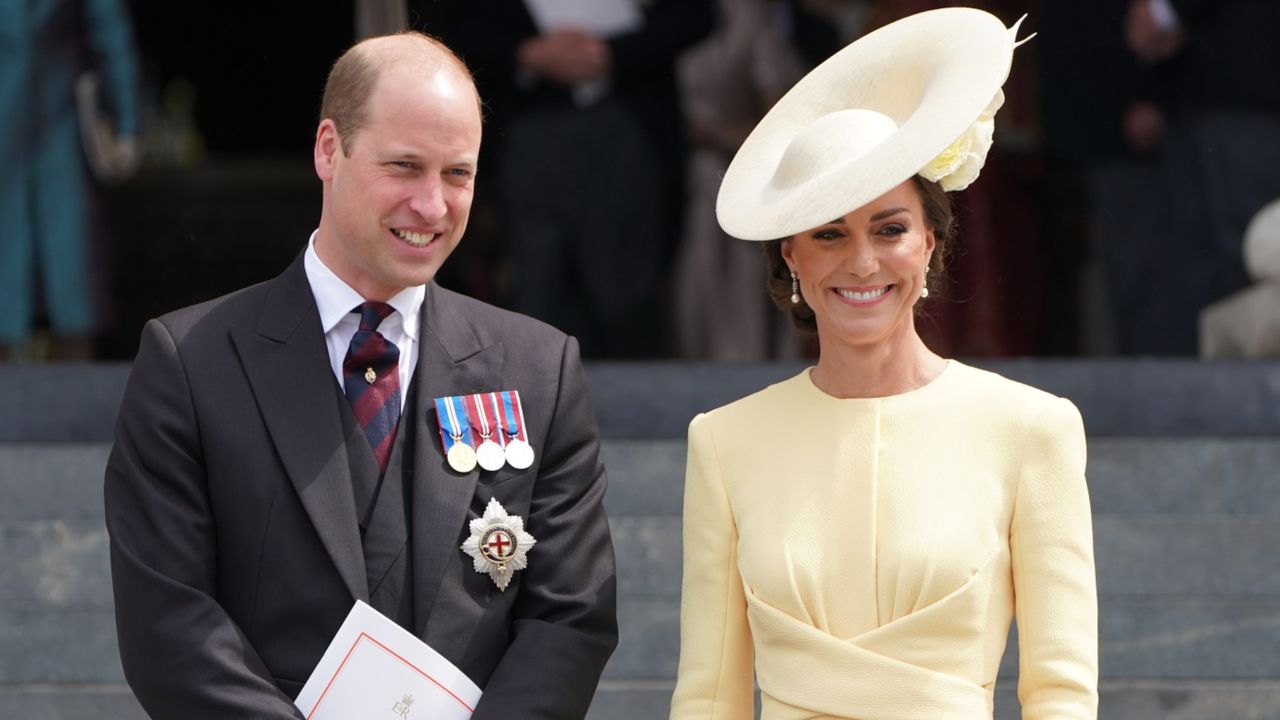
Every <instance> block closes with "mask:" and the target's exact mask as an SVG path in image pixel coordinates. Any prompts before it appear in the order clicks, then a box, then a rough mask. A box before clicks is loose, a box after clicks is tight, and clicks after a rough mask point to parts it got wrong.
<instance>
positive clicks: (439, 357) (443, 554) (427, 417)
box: [410, 283, 504, 637]
mask: <svg viewBox="0 0 1280 720" xmlns="http://www.w3.org/2000/svg"><path fill="white" fill-rule="evenodd" d="M461 305H462V303H460V302H458V299H457V297H456V296H454V295H453V294H452V293H449V292H448V291H444V290H441V289H439V288H437V287H436V286H435V285H434V283H428V284H427V294H426V298H425V300H424V301H423V303H422V332H421V333H420V335H419V336H420V338H421V341H422V345H421V347H420V351H419V354H418V367H417V370H416V372H415V374H414V382H415V383H417V385H418V393H417V396H418V407H417V409H416V410H415V412H418V413H420V414H419V416H418V418H417V419H418V422H417V423H416V425H417V428H418V431H417V434H416V437H415V438H414V442H415V452H414V454H413V457H414V473H413V477H414V486H413V509H412V515H411V518H412V522H413V531H412V532H411V533H410V535H411V537H412V542H413V558H414V571H413V576H414V605H415V607H414V616H415V624H416V626H417V627H416V629H417V634H418V636H419V637H423V636H424V634H425V631H426V624H427V618H428V617H429V616H430V614H431V608H432V606H433V605H434V604H435V600H436V597H437V595H438V593H439V591H440V584H441V578H442V577H443V574H444V571H445V568H446V567H448V565H449V563H450V562H451V561H457V558H456V557H455V556H458V555H460V554H461V552H462V551H461V550H460V549H459V548H458V546H459V545H460V544H461V543H462V539H461V538H460V537H459V534H460V533H461V532H462V531H463V529H464V528H465V527H466V525H467V521H468V519H467V510H468V509H469V508H470V507H471V500H472V497H473V496H474V495H475V490H476V479H477V477H478V476H479V472H480V471H479V470H478V469H477V470H473V471H471V472H469V473H466V474H460V473H458V472H455V471H454V470H453V469H451V468H450V467H449V464H448V462H447V461H446V460H445V457H444V450H443V448H442V447H441V443H440V425H439V420H438V419H437V418H436V413H435V405H434V400H435V398H437V397H444V396H447V395H467V394H471V393H477V392H484V391H489V390H494V389H497V386H498V385H499V384H501V382H502V365H503V354H504V353H503V347H502V344H501V343H494V344H492V345H489V346H488V347H483V346H482V343H481V341H480V338H479V337H477V335H476V333H475V329H474V328H473V327H472V325H471V322H470V318H468V317H466V313H465V310H464V308H463V307H461Z"/></svg>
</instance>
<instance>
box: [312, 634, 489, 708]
mask: <svg viewBox="0 0 1280 720" xmlns="http://www.w3.org/2000/svg"><path fill="white" fill-rule="evenodd" d="M361 640H368V641H369V642H371V643H373V644H374V645H377V646H378V647H380V648H382V649H383V650H386V651H387V653H388V654H389V655H391V656H392V657H394V658H395V659H397V660H399V661H400V662H402V663H404V664H405V665H408V666H409V667H411V668H413V670H414V672H416V673H418V674H419V675H421V676H422V677H424V678H426V679H428V680H430V681H431V682H432V684H434V685H435V686H436V687H438V688H440V691H441V692H443V693H444V694H445V695H448V696H449V697H451V698H453V699H454V700H455V701H457V703H458V704H459V705H461V706H462V707H464V708H466V709H467V712H475V711H476V709H475V708H473V707H471V706H470V705H468V704H466V703H465V702H463V701H462V698H460V697H458V696H457V695H454V694H453V693H451V692H449V688H447V687H445V686H444V685H441V684H440V681H439V680H436V679H435V678H433V677H431V676H430V675H428V674H427V673H425V672H423V671H422V668H420V667H418V666H417V665H414V664H413V663H411V662H409V661H408V660H405V659H404V658H402V657H400V655H398V654H397V653H396V652H395V651H394V650H392V649H391V648H389V647H387V646H386V645H383V644H382V643H380V642H378V641H377V640H375V639H374V638H373V636H372V635H370V634H368V633H363V632H362V633H360V635H359V636H358V637H357V638H356V641H355V642H353V643H351V649H350V650H348V651H347V654H346V657H344V658H342V662H341V663H340V664H339V665H338V669H337V670H334V671H333V677H331V678H329V683H328V684H327V685H325V686H324V692H322V693H320V698H319V699H318V700H316V704H315V707H313V708H311V712H309V713H307V720H311V716H312V715H314V714H315V713H316V710H319V709H320V703H322V702H324V696H325V695H328V694H329V688H331V687H333V683H334V682H335V681H337V679H338V675H340V674H341V673H342V668H344V667H346V665H347V660H350V659H351V653H354V652H355V651H356V647H357V646H359V645H360V641H361Z"/></svg>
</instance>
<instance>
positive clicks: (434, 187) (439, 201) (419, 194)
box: [409, 175, 446, 222]
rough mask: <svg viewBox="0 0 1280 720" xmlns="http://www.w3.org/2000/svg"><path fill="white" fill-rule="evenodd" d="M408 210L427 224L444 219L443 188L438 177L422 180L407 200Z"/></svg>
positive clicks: (429, 176) (431, 176)
mask: <svg viewBox="0 0 1280 720" xmlns="http://www.w3.org/2000/svg"><path fill="white" fill-rule="evenodd" d="M409 209H410V210H413V211H414V212H415V213H417V214H418V215H419V216H420V217H422V219H423V220H426V221H428V222H436V221H438V220H440V219H441V218H443V217H444V215H445V211H446V205H445V201H444V187H443V184H442V183H441V180H440V178H439V177H436V176H434V175H428V176H427V177H425V178H424V179H423V181H422V182H421V183H420V184H419V185H418V187H417V189H416V190H415V191H414V193H413V197H412V198H410V200H409Z"/></svg>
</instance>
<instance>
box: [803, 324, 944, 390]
mask: <svg viewBox="0 0 1280 720" xmlns="http://www.w3.org/2000/svg"><path fill="white" fill-rule="evenodd" d="M819 341H821V337H820V338H819ZM821 345H822V347H821V349H820V350H819V352H818V365H817V367H815V368H814V369H813V373H812V374H811V375H810V378H811V379H812V380H813V384H814V385H815V386H817V388H818V389H819V390H821V391H822V392H824V393H826V394H828V395H830V396H832V397H837V398H873V397H887V396H889V395H900V394H902V393H905V392H910V391H912V390H916V389H918V388H921V387H924V386H925V385H928V384H929V383H930V382H932V381H933V379H934V378H936V377H938V376H939V375H941V374H942V371H943V370H945V369H946V367H947V361H946V360H944V359H943V358H941V357H939V356H938V355H937V354H935V353H934V352H933V351H932V350H930V349H929V348H928V347H926V346H925V344H924V341H923V340H921V339H920V336H919V335H917V334H915V333H914V332H912V333H910V335H909V336H908V337H906V338H903V340H902V341H901V342H899V343H876V344H873V345H867V346H850V345H845V344H842V343H839V342H835V343H822V344H821Z"/></svg>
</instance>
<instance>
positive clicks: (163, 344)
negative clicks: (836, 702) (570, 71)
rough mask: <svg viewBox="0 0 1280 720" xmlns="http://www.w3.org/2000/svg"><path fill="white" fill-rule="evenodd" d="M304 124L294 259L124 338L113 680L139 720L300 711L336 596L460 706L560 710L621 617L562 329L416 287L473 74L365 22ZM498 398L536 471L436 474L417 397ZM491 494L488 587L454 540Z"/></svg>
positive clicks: (583, 412) (578, 379) (460, 162)
mask: <svg viewBox="0 0 1280 720" xmlns="http://www.w3.org/2000/svg"><path fill="white" fill-rule="evenodd" d="M321 118H322V119H321V122H320V125H319V128H318V130H317V133H316V143H315V167H316V172H317V174H318V175H319V177H320V179H321V180H322V182H323V188H324V189H323V209H322V212H321V217H320V223H319V227H318V229H317V230H316V232H315V234H314V235H313V236H312V238H311V241H310V242H309V244H308V247H307V249H306V251H305V252H304V253H303V254H302V256H300V257H299V258H298V259H297V260H296V261H295V262H294V263H293V264H292V265H291V266H290V267H289V268H288V269H287V270H285V271H284V273H283V274H282V275H280V276H279V277H278V278H276V279H274V280H272V281H269V282H266V283H263V284H261V285H256V286H253V287H250V288H246V289H244V290H241V291H239V292H236V293H233V294H231V295H228V296H226V297H222V298H219V299H216V300H213V301H210V302H207V303H204V304H202V305H197V306H195V307H190V308H186V309H183V310H179V311H177V312H174V313H172V314H169V315H166V316H164V317H162V318H160V319H158V320H153V321H151V322H150V323H148V324H147V326H146V329H145V330H144V332H143V336H142V343H141V348H140V349H139V351H138V356H137V359H136V361H135V363H134V366H133V372H132V374H131V376H130V379H129V385H128V389H127V391H126V393H125V398H124V402H123V405H122V407H121V410H120V418H119V423H118V426H117V435H116V443H115V447H114V448H113V451H112V454H111V458H110V461H109V462H108V466H107V474H106V515H107V527H108V530H109V531H110V535H111V563H112V580H113V583H114V586H115V600H116V616H117V626H118V630H119V640H120V655H121V659H122V661H123V665H124V670H125V676H126V678H127V679H128V681H129V684H130V685H131V686H132V688H133V690H134V692H135V693H136V694H137V696H138V698H139V700H140V701H141V702H142V704H143V706H144V707H145V708H146V710H147V711H148V712H149V713H150V714H151V715H152V716H154V717H162V718H168V717H182V718H232V717H254V718H295V717H299V713H298V711H297V710H296V709H295V708H294V706H293V704H292V702H291V700H292V698H293V697H295V696H296V695H297V693H298V691H299V690H300V689H301V687H302V684H303V682H305V680H306V679H307V677H308V675H309V674H310V673H311V671H312V669H313V667H314V666H315V664H316V662H317V661H318V660H319V659H320V656H321V655H322V654H323V652H324V650H325V648H326V647H327V645H328V643H329V641H330V639H331V638H332V636H333V634H334V632H335V631H336V630H337V629H338V627H339V625H341V623H342V621H343V619H344V618H345V617H346V615H347V613H348V611H349V610H350V609H351V607H352V605H353V603H354V601H355V600H357V599H359V600H364V601H366V602H369V603H370V604H371V605H373V606H374V607H375V608H377V609H378V610H380V611H381V612H383V613H384V614H385V615H387V616H389V617H391V618H392V619H394V620H395V621H397V622H398V623H400V624H401V625H402V626H403V627H405V628H406V629H408V630H409V631H411V632H412V633H414V634H415V635H417V636H418V637H420V638H422V639H423V640H424V641H426V642H427V643H428V644H429V645H430V646H431V647H433V648H434V649H435V650H437V651H438V652H440V653H441V654H443V655H444V656H445V657H446V658H448V659H449V660H450V661H452V662H453V663H454V664H456V665H457V666H458V667H459V668H461V669H462V670H463V671H464V672H465V673H466V674H467V675H468V676H469V677H470V678H471V679H472V680H473V681H475V683H476V684H477V685H479V686H480V687H481V688H482V689H483V690H484V696H483V698H482V700H481V701H480V704H479V706H478V707H477V708H476V710H475V714H474V716H473V717H474V718H477V719H479V718H496V717H503V718H512V717H518V718H572V717H582V716H583V715H585V713H586V711H587V707H588V705H589V704H590V701H591V697H592V695H593V693H594V690H595V685H596V682H597V681H598V679H599V676H600V672H601V670H602V669H603V667H604V664H605V661H606V660H607V659H608V657H609V655H610V653H611V652H612V650H613V648H614V646H615V645H616V642H617V627H616V617H615V592H616V591H615V575H614V560H613V550H612V545H611V542H610V538H609V530H608V524H607V521H606V519H605V516H604V512H603V508H602V505H601V501H602V498H603V494H604V489H605V475H604V471H603V468H602V467H601V465H600V461H599V458H598V446H599V440H598V434H597V429H596V423H595V418H594V415H593V411H592V409H591V406H590V400H589V398H588V392H587V386H586V382H585V377H584V374H583V371H582V367H581V364H580V362H579V360H578V352H577V345H576V343H575V342H574V340H573V339H572V338H569V337H566V336H565V335H563V334H562V333H560V332H558V331H556V330H554V329H552V328H550V327H548V326H546V325H543V324H541V323H538V322H536V321H533V320H530V319H528V318H524V317H521V316H518V315H514V314H511V313H507V312H504V311H501V310H498V309H496V308H492V307H489V306H486V305H484V304H482V303H479V302H477V301H474V300H471V299H469V298H466V297H463V296H460V295H457V294H455V293H452V292H449V291H447V290H444V289H442V288H440V287H438V286H436V285H434V284H433V283H432V282H431V280H432V277H433V276H434V274H435V272H436V271H437V270H438V269H439V267H440V265H441V263H442V262H443V261H444V259H445V258H446V257H447V256H448V254H449V252H450V251H451V250H453V248H454V247H455V246H456V245H457V243H458V241H459V239H460V238H461V236H462V234H463V231H464V229H465V227H466V223H467V216H468V212H469V209H470V205H471V197H472V190H473V183H474V170H475V166H476V162H477V158H478V154H479V148H480V135H481V118H480V109H479V103H478V98H477V95H476V91H475V87H474V85H473V83H472V81H471V78H470V75H469V74H468V72H467V70H466V68H465V67H464V66H463V65H462V63H461V62H460V61H459V60H458V59H457V58H456V57H455V56H454V55H453V54H452V53H451V52H450V51H449V50H448V49H447V48H445V47H444V46H443V45H442V44H440V43H438V42H436V41H434V40H430V39H428V38H426V37H425V36H422V35H416V34H404V35H397V36H390V37H384V38H375V39H373V40H369V41H366V42H364V43H361V44H359V45H357V46H356V47H355V48H353V49H352V50H351V51H349V52H348V53H347V54H346V55H344V56H343V57H342V59H340V60H339V61H338V63H337V64H336V65H335V66H334V69H333V71H332V73H331V74H330V77H329V81H328V84H327V86H326V89H325V99H324V103H323V107H322V110H321ZM366 385H367V387H366ZM503 390H515V391H518V392H519V398H520V400H521V404H522V405H523V412H524V421H525V429H526V431H527V435H528V441H529V443H530V444H531V445H532V446H533V448H534V450H535V458H534V461H533V464H532V465H531V466H530V467H528V468H527V469H525V470H517V469H515V468H513V467H511V466H510V465H506V466H503V467H501V468H500V469H498V470H496V471H485V470H481V469H480V468H475V469H471V470H467V469H466V468H465V465H464V466H462V467H463V469H462V470H461V471H459V470H457V469H454V468H453V467H451V465H450V464H449V463H448V462H447V461H446V456H445V453H444V451H443V448H442V446H441V438H442V436H441V433H440V425H439V420H438V418H437V416H436V413H435V410H434V406H433V400H434V398H437V397H444V396H457V395H468V394H471V393H479V392H490V391H503ZM370 398H372V399H373V400H372V401H371V400H370ZM516 464H517V465H519V464H523V462H516ZM491 499H493V500H497V501H498V502H499V503H500V504H501V505H502V506H503V508H504V509H505V511H506V512H507V513H509V514H510V515H512V516H516V515H518V516H520V517H521V518H523V521H524V527H525V529H526V530H527V531H528V532H529V533H530V534H532V535H533V537H534V538H535V539H536V544H535V545H534V546H533V547H532V549H530V550H529V551H528V554H527V561H528V566H527V567H526V568H525V569H523V570H520V571H518V572H516V573H515V575H514V578H513V579H512V580H511V581H510V584H509V585H508V586H507V587H506V588H505V589H499V588H498V587H497V586H496V584H495V583H494V581H493V580H491V578H490V577H489V575H487V574H484V573H480V572H477V570H476V569H475V568H474V567H473V562H472V559H471V558H470V557H468V556H467V555H465V554H464V553H463V551H462V550H461V549H460V546H461V545H462V544H463V542H464V541H466V540H467V539H468V538H469V537H470V531H469V528H468V525H469V522H470V521H471V520H472V519H474V518H477V517H480V516H482V515H483V514H484V511H485V508H486V506H487V505H488V504H489V503H490V500H491ZM388 707H390V706H388Z"/></svg>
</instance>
